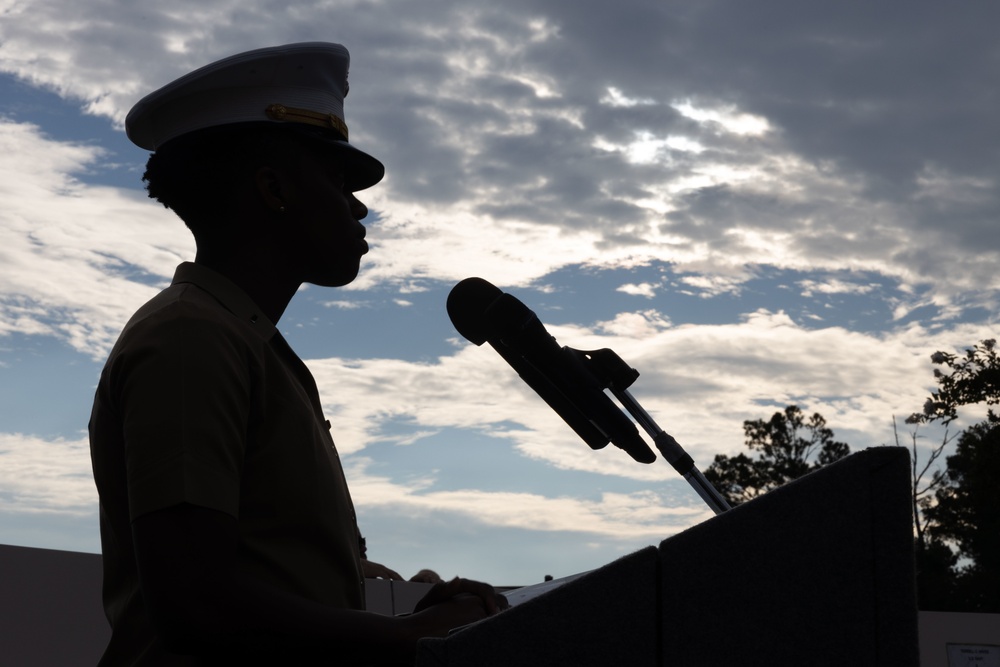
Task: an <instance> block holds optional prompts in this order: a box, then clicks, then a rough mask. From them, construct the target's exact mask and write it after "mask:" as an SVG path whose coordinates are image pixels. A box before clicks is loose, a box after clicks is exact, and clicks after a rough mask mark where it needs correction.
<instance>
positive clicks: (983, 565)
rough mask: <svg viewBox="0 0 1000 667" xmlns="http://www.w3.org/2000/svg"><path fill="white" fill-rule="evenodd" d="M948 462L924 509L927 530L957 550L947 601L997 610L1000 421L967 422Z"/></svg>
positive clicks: (962, 606) (959, 606) (999, 600)
mask: <svg viewBox="0 0 1000 667" xmlns="http://www.w3.org/2000/svg"><path fill="white" fill-rule="evenodd" d="M947 462H948V468H947V472H946V478H947V483H946V484H945V485H944V486H943V487H942V488H940V489H939V490H938V491H937V493H936V494H935V499H936V500H937V502H936V503H935V504H933V505H931V506H929V507H927V508H926V510H924V513H925V514H926V515H927V517H928V519H929V526H930V532H931V533H932V535H933V536H934V537H935V538H936V539H938V540H940V541H943V542H946V543H949V544H954V545H955V547H956V550H957V552H958V557H959V560H958V562H957V567H955V568H954V569H955V570H956V575H957V577H956V580H955V588H956V590H955V600H954V603H953V604H951V605H949V606H952V607H953V608H956V609H955V610H956V611H957V610H959V609H961V610H963V611H978V612H990V613H996V612H1000V512H998V509H997V508H1000V424H991V423H990V422H989V421H988V420H987V421H982V422H980V423H978V424H975V425H973V426H970V427H969V428H968V429H966V430H965V431H964V432H963V433H962V435H961V436H960V437H959V440H958V445H957V447H956V448H955V453H954V454H953V455H951V456H949V457H948V458H947Z"/></svg>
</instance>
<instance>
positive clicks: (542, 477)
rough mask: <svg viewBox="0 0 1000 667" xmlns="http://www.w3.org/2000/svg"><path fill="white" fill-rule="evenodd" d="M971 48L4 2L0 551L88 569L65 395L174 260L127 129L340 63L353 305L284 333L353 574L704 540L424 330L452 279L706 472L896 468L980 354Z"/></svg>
mask: <svg viewBox="0 0 1000 667" xmlns="http://www.w3.org/2000/svg"><path fill="white" fill-rule="evenodd" d="M998 24H1000V7H998V6H997V5H994V4H991V3H962V4H960V5H956V4H951V5H944V4H942V3H937V2H927V1H921V0H915V1H910V2H905V3H904V2H883V3H803V2H793V1H786V2H783V1H777V0H761V1H759V2H742V1H739V0H718V1H713V0H704V1H702V2H698V3H690V2H674V1H669V0H620V1H618V2H614V3H607V2H596V1H591V0H581V1H579V2H573V3H568V2H556V1H553V0H534V1H532V2H527V1H526V0H509V1H508V2H505V3H496V2H483V1H480V0H472V1H466V2H462V3H455V2H443V1H441V0H427V1H424V2H419V3H417V2H404V1H402V0H377V1H364V0H343V1H341V0H303V1H301V2H295V3H286V2H274V1H266V0H239V1H238V2H237V1H235V0H228V1H220V2H213V3H205V2H192V1H189V0H176V1H175V2H171V3H132V2H127V1H125V0H81V1H80V2H73V3H70V2H66V1H65V0H31V1H30V2H28V1H26V0H0V202H2V203H0V543H5V544H15V545H22V546H33V547H42V548H51V549H65V550H72V551H85V552H94V553H96V552H99V551H100V537H99V533H98V520H97V492H96V489H95V487H94V484H93V480H92V477H91V471H90V459H89V449H88V441H87V433H86V429H87V421H88V418H89V414H90V407H91V402H92V398H93V392H94V388H95V386H96V383H97V379H98V377H99V375H100V370H101V367H102V365H103V362H104V359H105V357H106V355H107V353H108V351H109V349H110V347H111V345H113V343H114V341H115V339H116V337H117V335H118V332H119V331H120V329H121V327H122V326H123V325H124V323H125V322H126V320H127V319H128V317H129V316H130V315H131V313H132V312H133V311H134V310H135V309H136V308H138V307H139V306H140V305H141V304H142V303H143V302H145V301H146V300H147V299H149V298H151V297H152V296H153V295H154V294H155V293H156V292H157V291H158V290H159V289H161V288H163V287H164V286H166V285H167V284H169V281H170V277H171V276H172V274H173V271H174V268H175V267H176V265H177V264H179V263H180V262H182V261H186V260H190V259H193V252H194V243H193V241H192V239H191V238H190V235H189V234H188V232H187V230H186V229H185V228H184V226H183V223H181V222H180V220H179V219H177V218H176V217H175V216H174V215H173V214H172V213H171V212H170V211H168V210H166V209H164V208H163V207H162V206H160V205H159V204H157V203H156V202H154V201H152V200H149V199H148V198H147V197H146V194H145V192H144V190H143V186H142V183H141V174H142V171H143V167H144V163H145V160H146V157H147V155H148V154H147V153H146V152H144V151H143V150H141V149H139V148H137V147H135V146H133V145H132V144H130V143H129V142H128V140H127V139H126V138H125V136H124V132H123V128H122V123H123V120H124V118H125V115H126V113H127V112H128V110H129V109H130V108H131V106H132V105H133V104H134V103H135V102H136V101H137V100H138V99H139V98H141V97H142V96H144V95H145V94H146V93H148V92H151V91H152V90H154V89H156V88H157V87H159V86H161V85H163V84H165V83H167V82H169V81H171V80H172V79H174V78H176V77H178V76H180V75H182V74H184V73H186V72H188V71H190V70H192V69H195V68H197V67H200V66H202V65H204V64H207V63H209V62H212V61H214V60H217V59H219V58H223V57H225V56H229V55H232V54H234V53H238V52H240V51H245V50H250V49H254V48H259V47H263V46H271V45H277V44H283V43H291V42H303V41H332V42H338V43H342V44H344V45H346V46H347V47H348V49H350V51H351V55H352V63H351V70H350V82H351V89H350V94H349V95H348V97H347V99H346V103H345V107H346V109H345V110H346V116H347V123H348V125H349V126H350V128H351V141H352V143H354V144H356V145H358V146H359V147H361V148H362V149H364V150H366V151H368V152H370V153H372V154H373V155H375V156H377V157H378V158H379V159H381V160H382V161H383V162H384V163H385V165H386V168H387V176H386V178H385V180H384V181H383V182H382V183H380V184H379V185H377V186H375V187H374V188H371V189H370V190H366V191H363V192H362V193H359V195H360V198H361V199H362V200H363V201H364V202H365V203H366V204H367V205H368V207H369V209H370V210H371V213H370V215H369V217H368V218H367V219H366V220H365V223H366V226H367V227H368V240H369V243H370V246H371V251H370V253H369V254H368V255H366V257H365V258H364V261H363V267H362V271H361V274H360V276H359V277H358V279H357V280H356V281H354V283H352V284H351V285H348V286H347V287H345V288H340V289H327V288H318V287H314V286H306V287H304V288H303V289H302V290H300V292H299V293H298V294H297V295H296V296H295V298H294V299H293V301H292V304H291V305H290V306H289V308H288V310H287V311H286V313H285V315H284V316H283V317H282V319H281V321H280V323H279V328H280V330H281V331H282V332H283V333H284V335H285V337H286V338H287V339H288V340H289V342H290V343H291V345H292V346H293V348H294V349H295V350H296V351H297V352H298V353H299V355H300V356H301V357H302V358H303V359H304V360H305V361H306V363H307V364H308V366H309V367H310V369H311V370H312V371H313V373H314V375H315V377H316V380H317V383H318V386H319V389H320V393H321V396H322V400H323V404H324V409H325V411H326V413H327V416H328V417H329V418H330V420H331V421H332V422H333V424H334V435H335V439H336V441H337V446H338V449H339V451H340V452H341V456H342V458H343V461H344V464H345V468H346V471H347V475H348V479H349V483H350V486H351V489H352V493H353V496H354V499H355V504H356V505H357V508H358V514H359V521H360V524H361V528H362V531H363V533H364V534H365V535H366V537H367V541H368V546H369V555H370V557H371V558H372V559H373V560H376V561H379V562H382V563H384V564H386V565H388V566H390V567H392V568H394V569H396V570H398V571H399V572H401V573H402V574H403V575H404V576H407V577H408V576H410V575H412V574H413V573H415V572H416V571H417V570H419V569H421V568H425V567H428V568H432V569H435V570H437V571H438V572H439V573H441V574H442V575H443V576H453V575H460V576H465V577H470V578H476V579H483V580H487V581H491V582H493V583H496V584H501V585H516V584H529V583H534V582H537V581H540V580H541V579H542V577H543V576H544V575H546V574H551V575H553V576H556V577H560V576H565V575H569V574H573V573H576V572H581V571H585V570H588V569H592V568H595V567H598V566H600V565H602V564H604V563H607V562H609V561H611V560H614V559H615V558H617V557H620V556H622V555H625V554H628V553H630V552H632V551H635V550H637V549H639V548H642V547H644V546H646V545H650V544H657V543H659V541H661V540H662V539H664V538H666V537H668V536H670V535H672V534H675V533H677V532H679V531H681V530H684V529H685V528H688V527H690V526H693V525H696V524H698V523H700V522H702V521H705V520H707V519H709V518H710V517H711V516H712V512H711V510H710V509H709V508H708V507H707V506H706V505H705V504H704V503H703V502H702V501H701V500H700V499H699V498H698V497H697V495H695V493H694V491H693V490H692V489H691V487H690V486H689V485H688V484H687V482H685V481H684V480H683V479H681V478H680V477H679V476H678V475H677V474H676V473H675V472H674V470H673V469H672V468H671V467H670V466H669V465H668V464H667V463H666V462H664V461H663V460H662V458H660V459H659V460H657V461H656V462H654V463H652V464H649V465H643V464H640V463H637V462H635V461H633V460H632V459H631V458H630V457H629V456H628V455H627V454H626V453H625V452H623V451H621V450H619V449H617V448H615V447H613V446H609V447H607V448H605V449H602V450H597V451H592V450H590V449H589V448H588V447H587V446H586V445H585V444H584V443H583V442H582V441H580V440H579V439H578V438H577V436H576V435H575V434H574V433H573V432H572V431H571V430H570V429H569V428H568V427H567V426H566V425H565V424H564V423H563V422H562V421H561V420H560V419H559V418H558V416H556V415H555V414H554V413H552V412H551V411H550V410H549V408H548V407H547V406H546V405H545V404H544V403H543V402H542V401H541V400H540V399H539V398H538V397H537V396H535V395H534V394H533V393H532V392H531V390H530V389H528V388H527V387H526V386H524V385H523V383H521V381H520V380H519V378H518V377H517V376H516V374H515V373H514V372H513V371H512V370H511V369H510V368H509V367H508V366H507V365H506V364H505V363H504V362H503V360H502V359H501V358H500V357H499V356H498V355H496V354H495V353H494V352H493V351H492V350H491V349H489V347H488V346H484V347H476V346H475V345H472V344H471V343H469V342H468V341H466V340H465V339H464V338H462V337H461V336H460V335H459V334H458V333H457V332H456V330H455V329H454V327H453V326H452V325H451V322H450V321H449V319H448V316H447V313H446V311H445V300H446V298H447V296H448V293H449V292H450V290H451V288H452V287H453V286H454V285H455V284H456V283H457V282H458V281H460V280H462V279H464V278H467V277H471V276H478V277H481V278H484V279H486V280H488V281H490V282H492V283H494V284H495V285H497V286H498V287H500V288H501V289H503V290H504V291H506V292H509V293H511V294H513V295H515V296H516V297H517V298H519V299H521V300H522V301H523V302H524V303H525V304H526V305H528V306H529V307H530V308H532V309H533V310H534V311H535V312H536V313H537V314H538V316H539V318H540V319H541V320H542V322H543V323H545V325H546V327H547V328H548V330H549V331H550V332H551V333H552V334H553V335H554V336H555V337H556V338H557V340H558V341H559V343H560V344H562V345H567V346H570V347H574V348H578V349H595V348H602V347H607V348H611V349H613V350H614V351H615V352H617V353H618V354H619V355H620V356H621V357H622V358H623V359H624V360H625V361H626V362H628V364H629V365H631V366H633V367H635V368H636V369H637V370H638V371H639V372H640V377H639V379H638V380H637V381H636V383H635V384H634V385H633V386H632V388H631V393H632V394H633V395H634V396H635V397H636V399H637V400H638V401H639V402H640V403H641V404H642V406H643V407H644V408H645V409H646V410H647V411H648V412H649V413H650V414H651V415H652V416H653V418H654V419H655V420H656V421H657V423H658V424H659V425H660V426H661V427H663V428H664V429H665V430H666V431H668V432H669V433H671V434H672V435H673V436H674V437H676V438H677V440H678V441H679V442H680V443H681V444H682V446H684V448H685V449H686V450H687V452H688V453H689V454H691V455H692V457H693V458H694V460H695V462H696V464H697V465H698V467H699V468H700V469H702V470H704V469H705V468H707V467H708V466H709V465H710V464H711V462H712V459H713V457H714V456H716V455H718V454H726V455H733V454H736V453H739V452H740V451H743V450H744V449H745V448H744V444H743V428H742V425H743V421H744V420H748V419H762V418H768V417H769V416H770V415H771V414H773V413H774V412H775V411H777V410H779V409H781V408H783V407H784V406H786V405H789V404H796V405H799V406H801V407H802V408H803V410H805V411H806V412H808V413H812V412H819V413H820V414H822V415H823V416H824V417H825V418H826V420H827V422H828V425H829V426H830V427H831V428H832V429H833V430H834V432H835V434H836V436H837V438H838V439H840V440H843V441H846V442H848V443H849V444H850V445H851V447H852V449H855V450H857V449H862V448H865V447H870V446H879V445H885V444H893V443H894V442H896V435H895V434H894V429H893V420H894V417H895V418H896V422H897V425H898V429H899V431H898V435H899V437H900V439H901V441H902V444H905V445H909V444H910V443H911V441H912V438H913V435H912V434H911V432H910V430H909V429H910V427H909V426H906V425H904V424H903V423H902V418H903V417H905V416H906V415H909V414H910V413H912V412H915V411H918V410H919V409H920V407H921V406H922V405H923V402H924V400H925V398H926V397H927V395H928V394H929V391H930V390H931V389H932V388H933V387H934V379H933V365H932V364H931V362H930V355H931V354H932V353H933V352H934V351H937V350H947V351H954V350H961V349H964V348H967V347H969V346H971V345H973V344H975V343H976V342H978V341H980V340H983V339H985V338H991V337H996V335H997V329H998V326H997V300H998V296H1000V278H998V275H997V271H996V266H997V261H998V258H1000V234H998V233H997V231H996V228H997V220H998V214H1000V200H998V190H997V181H998V177H1000V123H997V118H998V117H1000V96H998V91H1000V86H998V76H997V72H998V71H1000V42H998V41H997V40H996V26H997V25H998ZM975 418H976V415H975V414H974V412H969V413H966V414H964V415H963V420H964V421H961V422H960V423H959V427H961V426H963V425H967V424H968V423H970V422H971V421H973V420H974V419H975ZM940 437H943V436H942V434H940V433H938V432H935V431H934V429H925V430H924V431H922V432H920V433H918V434H917V438H916V442H917V444H918V451H923V450H924V449H925V448H926V447H929V446H930V445H933V444H936V442H937V440H936V439H937V438H940Z"/></svg>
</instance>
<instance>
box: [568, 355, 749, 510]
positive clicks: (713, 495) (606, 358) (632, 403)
mask: <svg viewBox="0 0 1000 667" xmlns="http://www.w3.org/2000/svg"><path fill="white" fill-rule="evenodd" d="M567 349H570V350H572V348H567ZM573 352H574V353H576V354H578V355H581V356H582V357H584V358H585V359H586V361H587V362H588V363H587V364H586V365H587V366H588V370H589V372H590V373H591V374H592V375H593V376H594V377H595V378H597V379H598V381H599V382H600V383H601V386H602V387H604V388H605V389H608V390H610V391H611V393H612V394H613V395H614V396H615V398H617V399H618V401H619V402H620V403H621V404H622V406H623V407H624V408H625V409H626V410H627V411H628V413H629V414H630V415H632V418H633V419H635V421H636V422H637V423H638V424H639V425H640V426H642V428H643V430H645V431H646V433H648V434H649V437H651V438H652V439H653V443H654V444H655V445H656V448H657V449H659V450H660V453H661V454H663V458H665V459H666V460H667V462H668V463H669V464H670V465H672V466H673V467H674V470H676V471H677V472H679V473H680V474H681V475H682V476H683V477H684V479H686V480H687V481H688V484H690V485H691V486H692V487H694V490H695V491H696V492H697V493H698V495H699V496H701V499H702V500H704V501H705V503H707V504H708V506H709V507H711V508H712V511H714V512H715V513H716V514H722V513H723V512H725V511H726V510H729V509H732V508H731V507H730V505H729V503H728V502H727V501H726V498H725V496H723V495H722V494H721V493H719V491H718V490H717V489H716V488H715V487H714V486H712V483H711V482H709V481H708V480H707V479H705V475H703V474H702V473H701V471H700V470H698V468H697V467H695V465H694V459H692V458H691V457H690V456H689V455H688V453H687V452H685V451H684V449H683V448H682V447H681V446H680V444H678V442H677V440H675V439H674V437H673V436H672V435H670V434H669V433H667V432H665V431H664V430H663V429H662V428H660V427H659V426H658V425H657V424H656V422H655V421H653V418H652V417H650V416H649V413H648V412H646V410H645V409H644V408H643V407H642V406H641V405H639V402H638V401H637V400H635V398H634V397H633V396H632V394H631V393H629V391H628V387H630V386H632V383H633V382H635V380H636V379H637V378H638V377H639V371H637V370H635V369H634V368H632V367H630V366H629V365H628V364H626V363H625V361H624V360H623V359H622V358H621V357H619V356H618V355H617V354H616V353H615V352H614V351H613V350H609V349H607V348H605V349H602V350H592V351H589V352H581V351H579V350H573Z"/></svg>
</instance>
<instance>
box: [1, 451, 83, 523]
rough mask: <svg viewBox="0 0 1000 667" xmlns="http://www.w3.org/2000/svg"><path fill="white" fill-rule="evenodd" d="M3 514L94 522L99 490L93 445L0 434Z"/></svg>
mask: <svg viewBox="0 0 1000 667" xmlns="http://www.w3.org/2000/svg"><path fill="white" fill-rule="evenodd" d="M0 489H3V490H2V491H0V511H2V512H4V513H15V514H63V515H71V516H80V517H82V516H93V515H95V514H96V513H97V489H96V488H95V486H94V480H93V477H92V476H91V472H90V445H89V444H88V441H87V439H86V438H83V439H80V440H64V439H58V440H52V441H48V440H43V439H40V438H35V437H32V436H26V435H22V434H20V433H0Z"/></svg>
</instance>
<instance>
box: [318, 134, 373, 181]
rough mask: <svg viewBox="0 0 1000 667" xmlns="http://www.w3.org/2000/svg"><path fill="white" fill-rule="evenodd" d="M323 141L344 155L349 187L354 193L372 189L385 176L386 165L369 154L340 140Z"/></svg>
mask: <svg viewBox="0 0 1000 667" xmlns="http://www.w3.org/2000/svg"><path fill="white" fill-rule="evenodd" d="M323 141H324V143H326V144H329V145H330V146H332V147H333V148H335V149H336V150H337V151H338V152H340V153H342V154H343V156H344V158H345V159H346V161H347V164H346V167H347V170H346V174H345V176H346V181H347V186H348V187H349V188H350V189H351V191H352V192H357V191H358V190H364V189H365V188H370V187H371V186H373V185H375V184H376V183H378V182H379V181H381V180H382V178H383V177H384V176H385V165H383V164H382V163H381V162H380V161H378V160H377V159H375V158H373V157H372V156H371V155H369V154H368V153H365V152H364V151H362V150H358V149H357V148H355V147H354V146H352V145H351V144H349V143H347V142H346V141H340V140H338V139H328V140H323Z"/></svg>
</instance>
